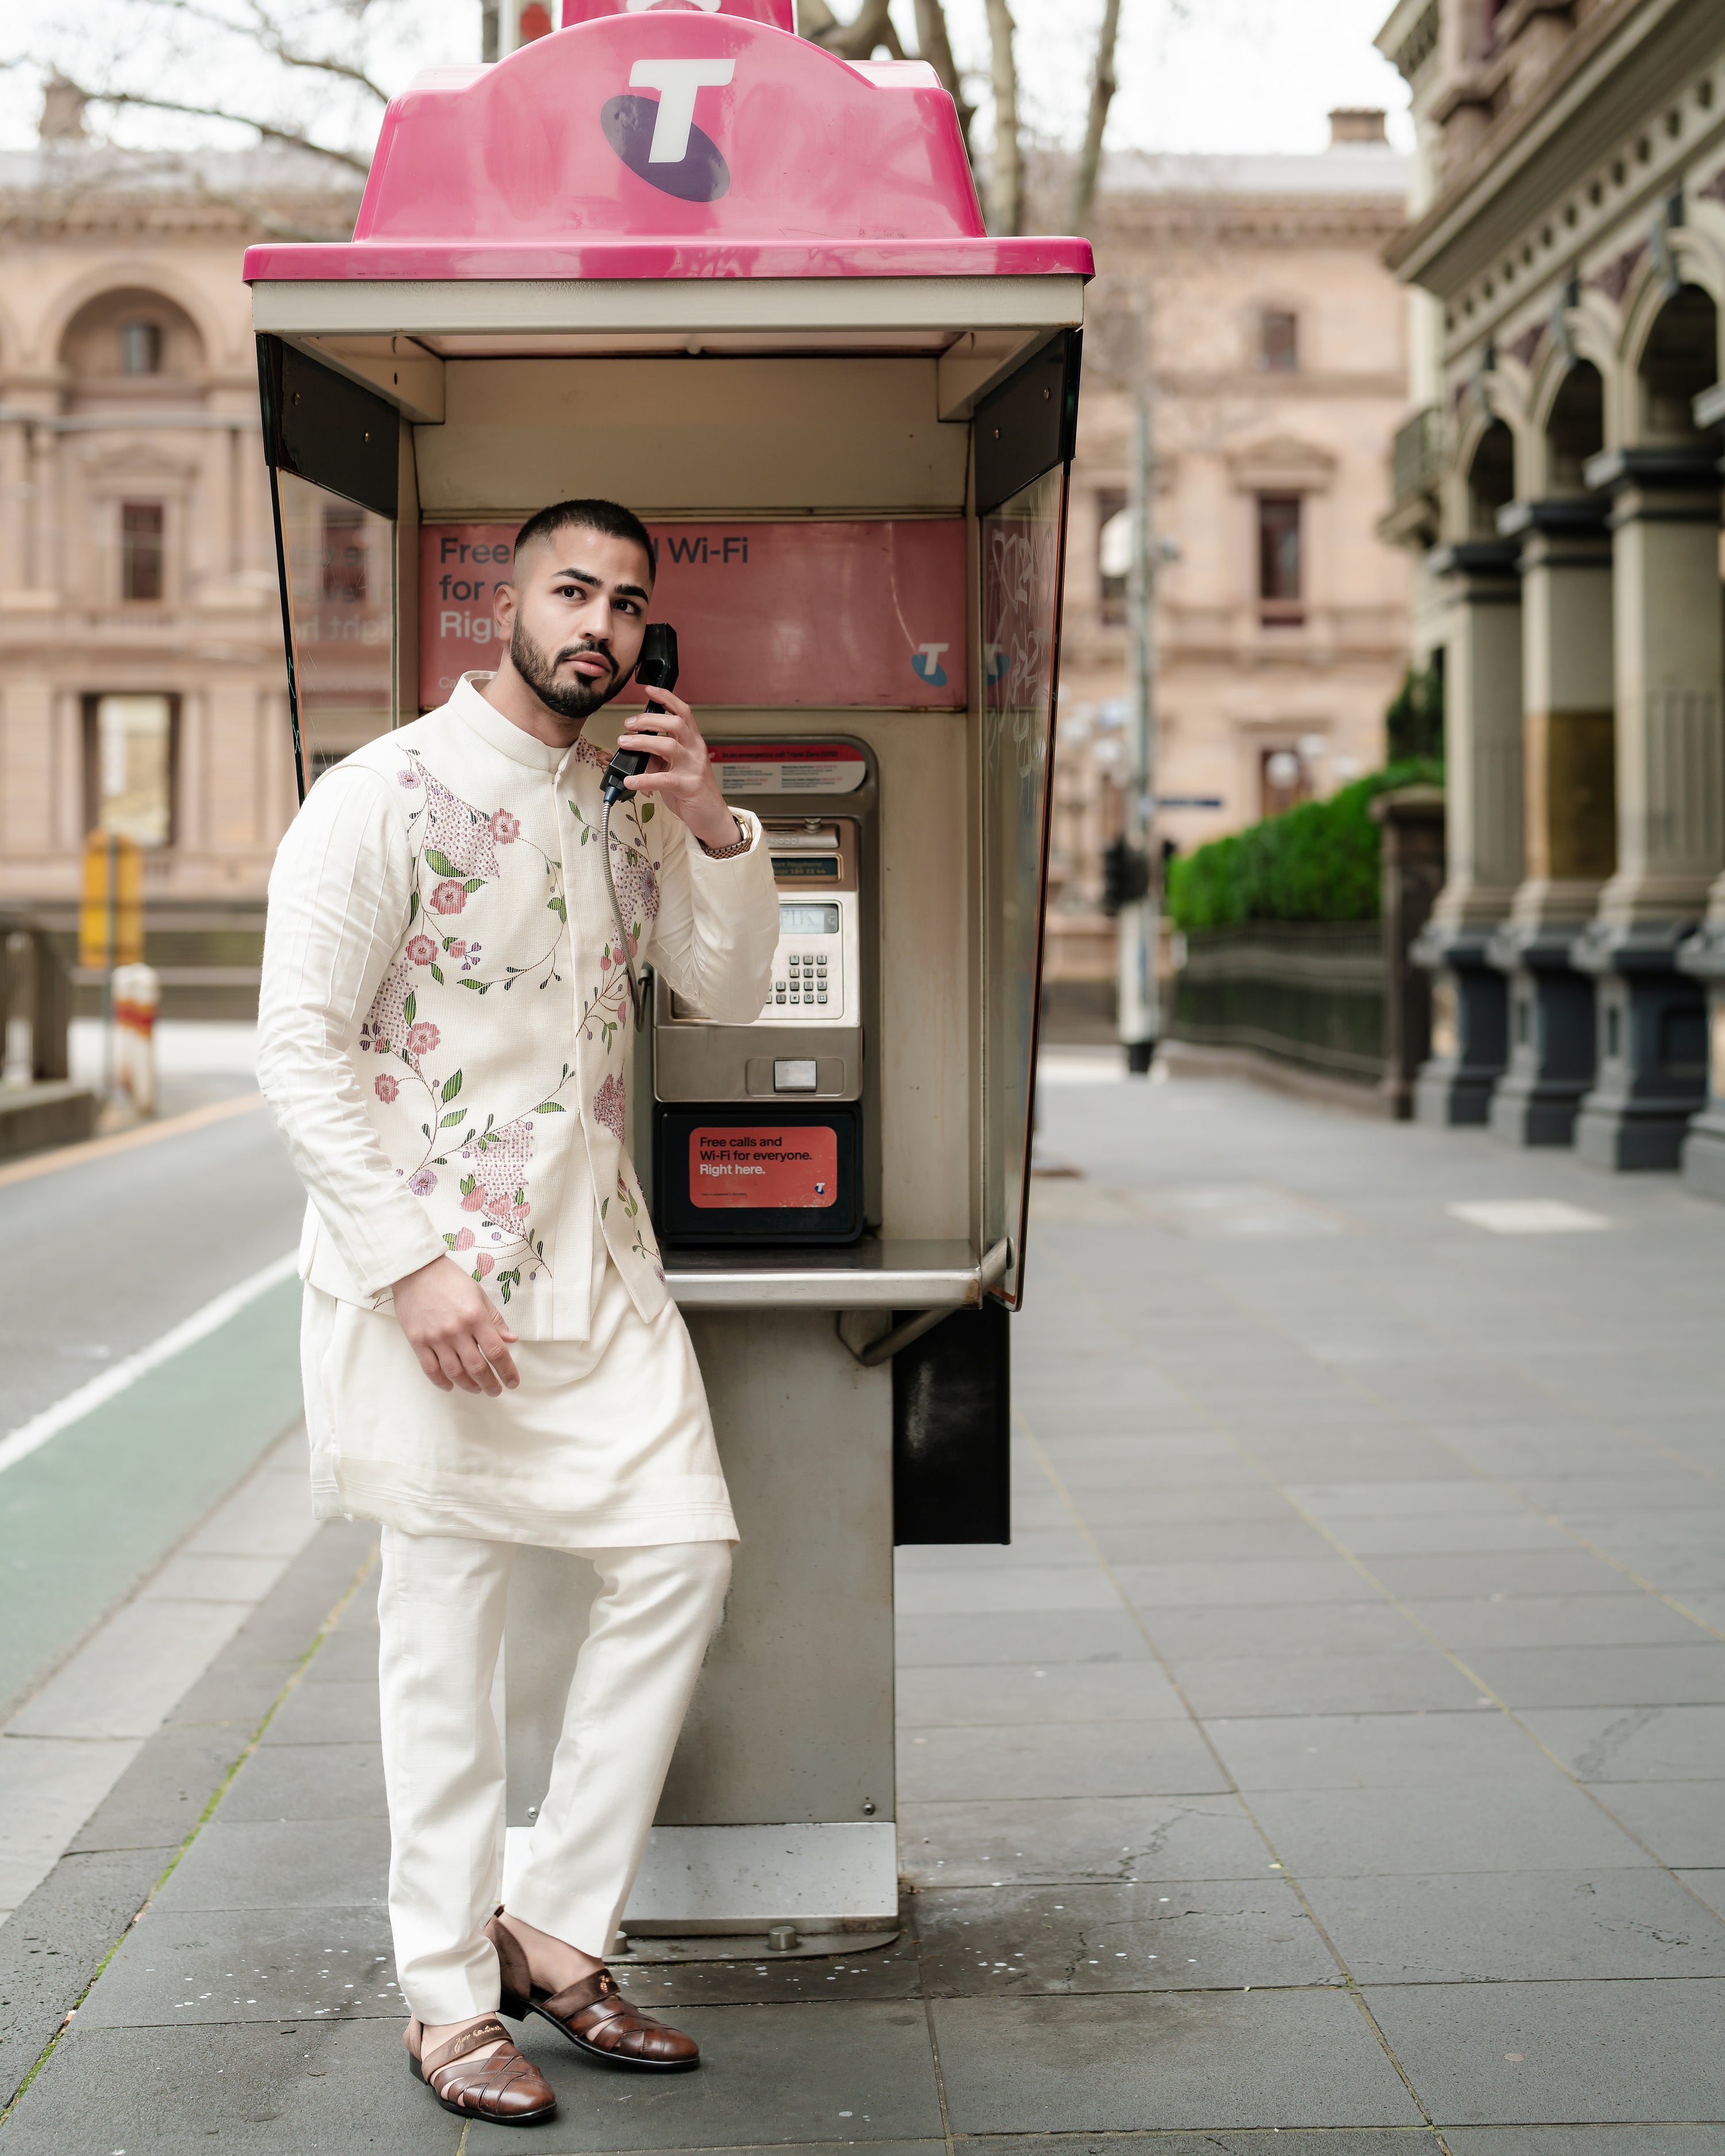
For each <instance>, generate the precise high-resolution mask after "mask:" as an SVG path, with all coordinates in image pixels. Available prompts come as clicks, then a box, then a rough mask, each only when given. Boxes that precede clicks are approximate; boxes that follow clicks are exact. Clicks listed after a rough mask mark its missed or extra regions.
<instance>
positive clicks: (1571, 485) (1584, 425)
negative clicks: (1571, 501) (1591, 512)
mask: <svg viewBox="0 0 1725 2156" xmlns="http://www.w3.org/2000/svg"><path fill="white" fill-rule="evenodd" d="M1604 446H1605V389H1604V383H1603V382H1601V381H1600V379H1599V368H1598V367H1594V366H1593V365H1591V364H1590V363H1589V362H1588V361H1586V360H1582V361H1580V362H1579V363H1578V364H1577V365H1575V366H1574V367H1571V368H1570V370H1569V372H1568V373H1567V374H1566V375H1565V376H1564V377H1563V387H1562V388H1560V389H1559V390H1558V393H1557V395H1556V397H1555V398H1553V401H1552V408H1551V417H1550V418H1548V420H1547V421H1546V423H1545V464H1546V491H1547V493H1548V494H1551V495H1576V494H1585V493H1586V492H1587V481H1586V480H1585V479H1584V477H1583V475H1582V467H1583V465H1585V464H1586V462H1587V460H1588V459H1589V457H1590V456H1594V455H1595V454H1597V453H1598V452H1599V450H1600V449H1604Z"/></svg>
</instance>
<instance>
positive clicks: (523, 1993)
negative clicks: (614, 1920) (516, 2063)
mask: <svg viewBox="0 0 1725 2156" xmlns="http://www.w3.org/2000/svg"><path fill="white" fill-rule="evenodd" d="M502 1914H503V1912H502V1911H501V1909H500V1910H499V1911H498V1912H497V1914H496V1916H495V1917H492V1919H491V1921H490V1923H489V1924H487V1925H486V1927H485V1937H486V1938H488V1939H490V1942H491V1944H492V1945H493V1946H494V1947H495V1948H496V1949H497V1964H498V1969H499V1971H500V1973H501V1977H502V1986H503V1996H502V2002H501V2006H500V2008H499V2011H500V2012H501V2013H504V2014H506V2015H508V2016H509V2017H510V2019H511V2020H512V2021H521V2020H526V2017H527V2015H529V2014H536V2015H538V2016H539V2017H540V2019H541V2020H543V2021H549V2022H550V2024H551V2025H552V2028H553V2029H555V2030H557V2031H558V2033H559V2034H560V2035H564V2036H567V2038H568V2040H569V2041H570V2042H571V2043H572V2045H573V2046H575V2048H576V2050H577V2051H584V2052H585V2053H586V2054H587V2056H588V2058H590V2059H597V2060H598V2061H599V2062H600V2063H601V2064H602V2065H603V2066H624V2067H627V2068H628V2069H629V2071H632V2072H634V2073H647V2074H686V2073H688V2072H689V2071H691V2068H693V2067H696V2066H699V2065H700V2064H701V2046H699V2045H698V2044H697V2043H696V2040H695V2039H694V2038H693V2037H692V2036H685V2035H684V2034H683V2032H682V2031H681V2030H680V2029H669V2028H667V2027H666V2026H665V2023H664V2022H663V2021H660V2020H655V2017H654V2016H653V2015H650V2014H643V2013H642V2012H641V2011H640V2010H639V2007H635V2006H632V2005H630V2004H629V2001H628V2000H627V1999H625V1998H624V1996H623V1994H622V1993H621V1992H620V1991H619V1989H617V1979H616V1978H615V1977H614V1976H613V1975H612V1974H611V1972H610V1970H609V1969H607V1968H605V1967H604V1965H603V1963H601V1964H600V1966H599V1967H598V1969H595V1970H594V1971H593V1974H592V1975H591V1976H584V1977H583V1978H582V1979H580V1981H579V1982H578V1983H575V1984H570V1985H568V1986H567V1989H564V1990H562V1991H558V1992H549V1991H542V1990H541V1989H539V1988H538V1986H537V1985H536V1984H535V1983H534V1981H533V1979H532V1974H531V1971H530V1970H529V1969H528V1967H527V1957H526V1954H525V1953H523V1952H522V1950H521V1942H520V1941H519V1940H518V1939H517V1938H516V1936H515V1934H514V1933H512V1932H511V1931H510V1930H509V1928H507V1926H506V1925H505V1924H503V1923H502V1922H500V1919H501V1917H502Z"/></svg>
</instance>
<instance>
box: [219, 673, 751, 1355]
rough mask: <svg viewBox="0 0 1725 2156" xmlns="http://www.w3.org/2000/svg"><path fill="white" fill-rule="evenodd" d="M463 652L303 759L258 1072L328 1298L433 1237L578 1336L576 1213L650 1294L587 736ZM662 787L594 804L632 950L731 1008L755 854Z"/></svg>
mask: <svg viewBox="0 0 1725 2156" xmlns="http://www.w3.org/2000/svg"><path fill="white" fill-rule="evenodd" d="M486 678H487V677H486V676H485V675H466V676H465V677H464V678H463V680H461V681H460V682H459V684H458V685H457V686H456V690H455V693H454V696H452V697H451V698H450V700H449V702H448V703H447V704H445V705H444V706H443V707H442V708H441V710H439V711H432V712H430V713H429V714H428V715H427V716H425V717H424V718H423V719H419V720H417V721H414V722H413V724H412V725H410V726H403V727H401V728H399V729H398V731H395V732H393V733H390V734H385V735H383V736H382V737H380V738H379V739H378V740H377V741H374V742H369V743H367V746H366V747H363V748H362V749H359V750H357V752H355V753H354V754H353V755H352V756H351V757H348V758H347V761H346V762H343V763H340V764H337V765H336V766H335V767H334V768H333V769H331V770H330V771H327V772H326V773H324V775H323V776H322V777H321V778H320V779H319V780H318V782H317V783H316V786H314V787H313V788H312V789H311V794H310V795H309V797H308V798H307V799H306V802H305V806H304V807H303V808H301V809H300V814H299V815H298V816H297V817H296V818H295V820H294V823H293V824H292V826H291V827H290V829H289V831H288V834H287V836H286V837H285V839H283V841H282V844H281V849H280V852H279V854H278V855H277V856H276V860H275V870H274V872H273V874H272V875H271V876H270V913H269V923H268V928H267V932H266V935H265V937H264V973H263V986H262V990H261V993H260V996H259V1044H258V1075H259V1083H260V1084H261V1085H262V1086H263V1089H264V1093H265V1095H266V1096H267V1097H268V1099H269V1101H270V1106H271V1108H272V1109H273V1110H274V1111H275V1117H276V1121H277V1122H278V1123H279V1124H280V1127H281V1130H282V1133H283V1135H284V1137H285V1138H286V1140H287V1142H288V1146H289V1147H290V1151H291V1152H292V1155H293V1158H294V1164H295V1167H296V1168H297V1169H298V1171H299V1173H300V1179H301V1181H302V1182H303V1183H305V1188H306V1190H307V1192H308V1193H309V1194H310V1198H311V1204H310V1206H309V1208H308V1209H307V1214H306V1221H305V1236H304V1239H303V1241H302V1244H301V1247H300V1271H301V1273H302V1274H303V1275H304V1276H305V1279H306V1280H307V1281H310V1282H311V1285H312V1286H316V1287H319V1288H321V1289H324V1290H325V1291H326V1292H327V1293H329V1294H331V1295H332V1296H336V1297H338V1298H340V1299H341V1300H342V1301H352V1302H360V1303H365V1304H368V1305H370V1306H373V1307H376V1306H378V1305H379V1304H380V1303H381V1302H382V1301H384V1300H385V1298H386V1296H387V1293H388V1289H389V1287H390V1286H391V1284H392V1283H393V1281H398V1280H399V1279H400V1278H401V1277H402V1276H403V1275H404V1274H406V1273H409V1272H412V1271H414V1270H416V1269H417V1268H418V1267H419V1266H420V1265H425V1264H427V1263H429V1261H430V1260H432V1259H433V1258H435V1257H438V1256H440V1255H443V1254H444V1253H445V1252H447V1253H449V1255H451V1256H453V1257H454V1258H455V1259H456V1260H458V1262H459V1264H460V1265H462V1266H463V1267H464V1268H465V1270H468V1271H469V1272H470V1273H471V1274H472V1275H473V1276H474V1278H475V1280H477V1281H480V1283H481V1285H482V1286H484V1287H485V1291H486V1292H487V1293H488V1294H490V1295H492V1296H495V1297H496V1298H497V1299H498V1300H499V1301H501V1302H502V1303H505V1304H506V1305H507V1306H508V1309H509V1318H510V1322H511V1325H512V1326H513V1327H515V1329H516V1331H517V1332H519V1333H520V1334H521V1337H523V1338H524V1339H529V1340H584V1339H586V1338H587V1337H588V1330H589V1324H590V1320H591V1312H590V1310H589V1308H588V1302H589V1298H590V1296H591V1293H592V1283H593V1278H594V1274H595V1268H594V1265H593V1257H594V1255H595V1254H594V1251H593V1234H594V1231H595V1229H596V1228H597V1229H598V1232H599V1233H600V1234H602V1235H603V1237H604V1240H605V1245H606V1248H607V1250H608V1253H609V1255H610V1257H611V1259H612V1260H613V1261H614V1264H615V1265H616V1267H617V1270H618V1271H619V1274H620V1276H622V1278H623V1280H624V1283H625V1284H626V1286H628V1289H629V1295H630V1297H631V1299H632V1300H633V1301H634V1305H635V1307H636V1309H637V1310H638V1311H639V1312H640V1314H641V1317H643V1318H644V1319H645V1320H648V1321H649V1322H650V1320H651V1319H652V1318H653V1317H655V1316H656V1315H657V1314H658V1312H660V1310H661V1309H662V1308H663V1307H664V1306H665V1300H666V1295H665V1272H664V1268H663V1266H662V1265H661V1264H660V1255H659V1251H658V1249H657V1247H656V1246H655V1242H654V1238H653V1231H652V1228H651V1226H650V1224H649V1221H648V1219H647V1214H646V1209H645V1207H644V1204H643V1203H642V1199H641V1190H640V1185H639V1182H638V1181H637V1179H636V1177H635V1172H634V1167H633V1165H632V1163H631V1162H630V1160H629V1151H628V1146H627V1142H626V1133H627V1131H628V1127H629V1125H628V1110H629V1085H630V1082H631V1069H630V1062H631V1057H630V1048H631V1043H632V1040H633V1031H632V1026H631V1021H630V1016H629V992H628V985H627V976H626V973H625V969H624V965H623V962H622V953H621V951H620V949H619V942H618V934H617V929H616V927H615V923H614V917H613V915H612V911H611V905H610V900H609V896H608V893H607V891H606V888H605V876H604V870H603V863H602V859H601V855H600V846H601V844H602V840H601V836H600V834H601V831H602V829H603V809H602V807H601V803H600V800H599V776H600V773H601V772H602V771H603V768H604V766H605V762H606V758H605V757H604V756H603V754H602V753H601V752H600V751H598V749H596V748H594V747H592V746H590V745H589V744H588V742H578V743H577V744H576V746H575V747H573V748H572V749H570V750H568V751H567V752H565V751H562V750H559V749H556V748H552V747H548V746H547V744H545V743H544V742H539V741H536V740H535V739H534V738H533V737H532V736H531V734H527V733H524V732H523V731H521V728H520V727H519V726H515V725H513V724H512V723H511V721H509V720H508V719H506V718H505V717H504V716H503V715H502V713H501V712H500V711H495V710H494V709H493V708H492V707H491V706H490V704H488V703H487V702H486V701H485V698H484V697H483V696H480V694H479V691H478V689H477V688H476V686H475V682H477V681H481V680H485V679H486ZM737 813H738V820H739V822H740V823H742V824H744V825H745V826H746V827H747V830H748V832H749V834H750V837H751V839H752V842H753V843H752V844H751V846H750V848H749V850H747V852H746V853H742V854H738V855H732V857H731V858H729V859H727V860H711V859H709V858H708V857H707V855H705V854H704V853H703V852H702V851H701V848H700V846H699V845H698V844H696V841H695V840H694V839H692V838H691V837H690V836H689V834H688V833H687V832H686V830H685V828H684V826H683V824H681V823H680V821H679V819H677V817H676V816H675V814H673V813H672V812H671V811H670V809H668V808H663V807H661V806H660V805H658V804H657V803H655V802H653V801H652V800H651V799H650V798H626V799H625V800H624V801H622V802H619V803H618V806H617V808H616V809H615V810H614V813H613V815H612V819H611V823H612V831H611V850H612V861H613V868H614V875H615V878H616V882H617V895H618V898H619V902H620V904H621V906H622V907H623V909H624V918H625V921H626V922H627V925H628V929H629V937H630V940H631V942H632V944H633V946H634V954H635V957H636V959H637V962H638V963H639V962H640V961H642V960H647V959H650V961H651V962H652V964H653V965H654V966H655V968H656V969H657V970H658V971H659V972H660V973H663V974H664V976H665V978H666V980H667V981H668V982H669V983H670V986H671V987H672V988H674V989H675V991H676V992H677V993H678V994H679V995H680V996H681V997H682V998H685V1000H686V1001H687V1002H688V1003H690V1004H693V1005H694V1006H695V1008H696V1009H698V1010H700V1011H701V1012H703V1013H704V1014H706V1015H707V1016H709V1017H711V1018H715V1019H720V1020H721V1021H724V1022H726V1023H729V1024H746V1023H747V1022H748V1021H749V1020H751V1019H753V1018H754V1017H755V1016H756V1015H757V1014H758V1012H759V1010H760V1009H761V1004H762V1000H763V999H764V998H765V996H766V993H767V991H768V985H769V983H770V978H771V972H772V963H773V950H774V947H775V945H776V942H777V940H778V897H777V894H776V892H775V890H774V887H773V870H772V864H771V862H770V861H769V860H768V857H767V854H766V850H765V847H764V845H763V844H762V837H761V830H760V826H759V824H758V823H757V821H756V819H754V818H753V817H752V816H751V815H749V814H747V811H743V810H739V811H738V812H737Z"/></svg>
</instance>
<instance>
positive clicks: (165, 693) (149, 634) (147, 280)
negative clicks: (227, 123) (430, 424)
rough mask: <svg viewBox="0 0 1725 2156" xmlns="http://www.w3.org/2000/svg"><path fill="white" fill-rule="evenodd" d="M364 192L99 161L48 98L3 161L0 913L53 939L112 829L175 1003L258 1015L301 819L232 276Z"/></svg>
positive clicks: (301, 175) (262, 174) (247, 342)
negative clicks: (249, 250)
mask: <svg viewBox="0 0 1725 2156" xmlns="http://www.w3.org/2000/svg"><path fill="white" fill-rule="evenodd" d="M357 187H358V183H357V179H356V178H355V177H354V176H352V175H344V174H343V173H342V172H341V170H340V168H338V167H330V166H328V165H327V164H326V162H325V161H323V160H321V159H316V158H311V157H306V158H303V159H302V158H300V157H295V156H292V155H283V154H279V153H278V154H244V153H242V154H222V153H209V152H204V153H200V154H199V155H198V157H196V158H195V159H189V160H188V159H185V158H180V157H167V156H148V157H146V156H138V155H123V154H119V153H116V152H114V151H109V150H106V149H104V148H102V147H100V146H98V145H96V144H95V143H92V142H90V141H86V140H85V139H84V138H83V136H82V131H81V126H80V118H79V114H78V110H77V107H76V105H75V104H70V105H66V104H62V105H60V106H59V109H58V110H57V109H56V103H55V99H54V95H53V94H52V93H51V94H50V100H49V109H48V113H47V115H46V119H45V123H44V140H43V141H42V143H41V144H40V146H39V148H38V149H36V150H34V151H23V152H13V153H7V154H3V155H0V900H3V901H11V902H23V903H26V904H28V905H29V906H33V908H35V909H36V910H38V911H40V912H42V913H44V914H45V916H47V917H48V919H49V921H50V923H51V924H52V925H54V926H55V927H59V928H60V929H62V930H64V931H65V932H68V933H69V931H70V929H71V927H72V925H73V921H74V908H75V904H76V899H77V894H78V891H79V883H80V856H81V852H82V847H83V843H84V839H85V834H86V833H87V832H89V831H90V830H91V829H95V828H97V827H99V826H102V825H107V826H110V827H111V828H114V829H123V830H127V831H130V832H131V834H132V835H133V836H135V837H136V838H138V839H140V841H141V844H142V847H143V855H144V872H145V890H146V911H147V920H148V924H149V930H150V944H149V951H150V956H151V959H152V961H154V962H157V964H158V965H159V966H160V967H161V968H162V972H163V975H164V983H165V988H166V998H167V1007H168V1008H169V1009H192V1010H200V1011H208V1012H215V1011H233V1012H235V1013H238V1012H242V1011H244V1010H245V1009H248V1008H249V1007H251V1006H254V1004H255V1000H256V998H255V983H256V979H257V950H258V944H259V934H260V932H261V924H262V906H263V894H264V881H265V879H266V877H267V875H268V872H269V867H270V860H271V858H272V857H273V855H274V852H275V845H276V842H277V840H278V839H279V838H280V834H281V832H282V831H283V829H285V826H286V824H287V822H288V819H289V818H290V816H291V814H292V813H293V808H294V801H295V788H294V773H293V761H292V755H291V750H290V735H289V721H288V713H287V696H286V685H285V675H284V672H283V665H282V653H281V616H280V608H279V604H278V601H277V597H276V575H275V542H274V536H273V531H272V525H271V519H270V500H269V493H268V487H267V483H266V478H265V474H264V462H263V454H262V447H261V444H260V441H259V423H258V382H257V363H256V359H255V357H254V344H253V339H252V330H251V317H250V307H249V300H248V295H247V292H246V288H245V286H244V284H243V283H242V282H241V281H240V258H241V255H242V253H243V251H244V248H245V246H246V244H248V242H249V241H250V240H252V239H257V238H261V237H264V236H266V234H271V233H274V234H284V233H291V234H307V235H314V234H315V235H317V236H331V237H340V236H343V235H345V234H346V233H347V232H348V231H350V230H351V229H352V220H353V215H354V212H355V209H356V208H357V198H358V194H357Z"/></svg>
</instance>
